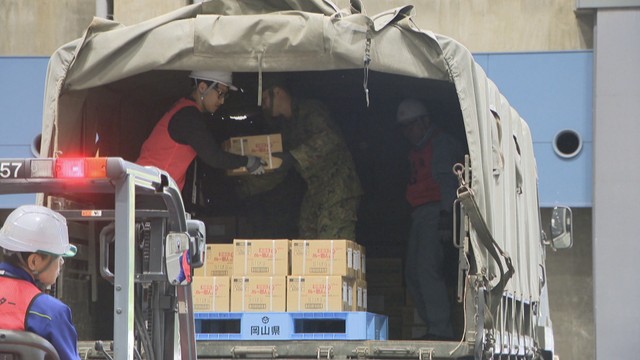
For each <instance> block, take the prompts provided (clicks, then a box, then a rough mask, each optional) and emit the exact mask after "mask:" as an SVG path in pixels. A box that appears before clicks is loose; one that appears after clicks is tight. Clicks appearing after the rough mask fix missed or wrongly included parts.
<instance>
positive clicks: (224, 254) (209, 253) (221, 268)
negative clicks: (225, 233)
mask: <svg viewBox="0 0 640 360" xmlns="http://www.w3.org/2000/svg"><path fill="white" fill-rule="evenodd" d="M205 259H206V261H205V274H206V275H207V276H231V275H233V244H207V248H206V252H205Z"/></svg>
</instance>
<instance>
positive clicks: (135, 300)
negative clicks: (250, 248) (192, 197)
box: [0, 157, 205, 360]
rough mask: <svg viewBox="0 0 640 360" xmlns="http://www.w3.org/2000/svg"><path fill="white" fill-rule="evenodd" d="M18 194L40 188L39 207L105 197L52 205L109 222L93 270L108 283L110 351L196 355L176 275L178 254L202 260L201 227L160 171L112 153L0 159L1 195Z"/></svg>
mask: <svg viewBox="0 0 640 360" xmlns="http://www.w3.org/2000/svg"><path fill="white" fill-rule="evenodd" d="M20 193H35V194H43V195H44V196H42V197H39V199H42V200H39V201H42V202H43V203H44V205H47V202H48V201H47V199H49V198H50V197H61V198H65V197H72V198H74V199H78V198H81V199H82V198H83V196H86V197H88V198H90V197H92V196H95V195H96V194H97V195H99V196H104V197H105V198H107V199H109V201H106V203H109V204H113V206H111V207H110V208H96V207H95V206H91V208H82V209H77V208H73V209H70V208H60V209H54V210H56V211H58V212H59V213H60V214H62V215H63V216H65V218H66V219H67V220H69V221H84V222H94V221H102V222H104V221H107V222H110V223H109V225H107V226H105V227H104V228H103V229H102V231H101V233H100V272H101V275H102V277H103V278H105V279H106V280H107V281H109V282H110V283H112V284H113V288H114V292H113V296H114V298H113V299H114V308H113V320H114V321H113V357H114V358H115V359H136V358H142V355H141V354H144V358H145V359H158V360H159V359H174V358H178V357H179V358H182V359H189V360H191V359H193V360H195V359H196V357H197V354H196V346H195V326H194V321H193V303H192V294H191V286H190V284H189V281H182V280H180V279H177V276H178V275H179V273H180V270H181V265H182V264H183V256H185V255H187V256H188V257H189V260H190V265H191V269H189V270H188V271H193V268H197V267H200V266H202V260H203V251H204V242H205V240H204V239H205V229H204V224H203V223H202V222H201V221H198V220H192V219H189V216H188V214H187V213H186V212H185V208H184V204H183V202H182V198H181V195H180V190H179V189H178V187H177V185H176V184H175V182H174V181H173V179H171V178H170V176H169V175H168V174H167V173H166V172H164V171H161V170H159V169H157V168H153V167H142V166H139V165H137V164H134V163H131V162H128V161H125V160H123V159H122V158H117V157H109V158H25V159H0V194H20ZM111 196H112V198H111ZM83 203H84V202H83ZM111 249H113V255H114V256H113V257H111V253H112V252H111ZM110 266H113V271H112V270H111V269H110V268H109V267H110ZM186 278H187V279H190V276H187V277H186ZM98 345H99V347H101V346H102V345H101V343H97V344H96V347H98ZM104 353H105V356H107V357H110V356H109V355H108V354H107V352H106V351H104Z"/></svg>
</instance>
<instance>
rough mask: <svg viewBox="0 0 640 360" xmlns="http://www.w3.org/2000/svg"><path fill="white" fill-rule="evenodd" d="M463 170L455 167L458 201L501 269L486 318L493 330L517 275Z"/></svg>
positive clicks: (459, 166) (457, 166) (460, 166)
mask: <svg viewBox="0 0 640 360" xmlns="http://www.w3.org/2000/svg"><path fill="white" fill-rule="evenodd" d="M463 170H464V166H462V165H461V164H456V165H455V166H454V172H455V173H456V174H457V175H458V180H459V182H460V187H459V188H458V191H457V195H458V199H460V202H461V203H462V206H463V207H464V209H465V212H466V214H467V215H468V216H469V220H470V221H471V224H472V225H473V228H474V229H475V230H476V233H477V234H478V239H479V240H480V242H481V243H482V245H483V246H484V247H485V248H486V249H487V251H489V255H491V257H492V258H493V259H494V260H495V262H496V264H498V268H499V269H500V280H499V281H498V284H497V285H496V286H494V287H493V288H492V289H491V290H489V299H488V301H487V302H488V307H489V313H490V315H491V319H488V318H486V320H489V321H490V324H488V325H490V328H493V319H495V317H496V315H497V312H498V306H499V305H500V299H501V298H502V294H503V292H504V288H505V287H506V286H507V282H509V279H511V277H512V276H513V274H514V273H515V269H514V267H513V264H512V262H511V257H510V256H509V254H507V253H506V252H505V251H503V250H502V249H501V248H500V245H498V243H497V242H496V241H495V239H494V238H493V236H492V235H491V231H490V230H489V227H488V226H487V223H486V221H485V220H484V218H483V217H482V214H481V213H480V209H479V208H478V203H477V202H476V199H475V195H474V193H473V190H471V188H470V187H469V186H468V185H467V184H466V183H465V182H464V179H462V176H461V173H462V171H463ZM503 260H504V262H505V263H506V265H507V271H506V272H505V270H504V266H503V265H502V261H503Z"/></svg>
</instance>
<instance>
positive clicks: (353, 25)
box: [41, 0, 543, 301]
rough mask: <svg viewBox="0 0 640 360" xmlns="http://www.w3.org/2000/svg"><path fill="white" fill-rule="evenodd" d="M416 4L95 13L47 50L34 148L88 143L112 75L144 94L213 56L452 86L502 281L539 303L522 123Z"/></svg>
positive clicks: (483, 257) (220, 65)
mask: <svg viewBox="0 0 640 360" xmlns="http://www.w3.org/2000/svg"><path fill="white" fill-rule="evenodd" d="M356 8H357V7H356ZM413 12H414V10H413V7H412V6H410V5H407V6H403V7H399V8H395V9H390V10H389V11H386V12H383V13H380V14H377V15H374V16H367V15H365V14H363V13H360V12H358V11H357V9H354V8H352V9H338V8H337V7H336V6H335V5H333V4H331V3H329V2H327V1H321V0H299V1H296V0H287V1H283V0H264V1H252V0H217V1H212V2H204V3H199V4H194V5H191V6H186V7H183V8H180V9H178V10H176V11H174V12H171V13H168V14H166V15H163V16H160V17H156V18H153V19H151V20H148V21H145V22H142V23H139V24H135V25H131V26H125V25H122V24H118V23H116V22H112V21H107V20H103V19H98V18H95V19H94V21H93V22H92V23H91V25H90V26H89V27H88V29H87V30H86V32H85V34H84V36H82V38H80V39H77V40H75V41H73V42H70V43H68V44H66V45H64V46H62V47H60V48H59V49H58V50H57V51H56V52H55V53H54V54H53V55H52V57H51V60H50V63H49V67H48V72H47V79H46V89H45V99H44V113H43V129H42V146H41V149H42V150H41V155H42V156H58V155H60V154H64V155H67V156H68V155H70V154H73V153H74V152H77V151H80V150H79V149H81V146H84V149H86V148H87V144H91V143H92V142H95V131H92V129H94V128H95V127H96V126H97V125H96V121H95V119H93V118H92V117H91V116H89V115H88V114H91V113H98V112H100V106H108V99H109V97H110V96H113V92H112V91H111V90H110V88H109V84H111V83H114V82H117V81H121V80H123V79H127V78H130V77H137V79H139V80H140V83H139V84H131V86H141V88H142V86H144V85H145V84H147V85H148V87H147V88H144V89H143V91H146V92H149V93H150V96H152V94H151V93H153V89H155V88H157V87H158V86H162V85H163V84H167V83H170V82H171V81H172V78H171V76H173V77H175V76H176V75H175V71H183V72H184V74H182V76H184V75H186V74H187V72H188V71H190V70H198V69H207V68H208V66H209V64H211V63H212V62H215V64H216V68H217V70H227V71H233V72H255V73H258V74H259V73H261V72H273V71H323V70H342V69H362V70H363V72H362V73H363V78H366V76H367V74H368V72H378V73H387V74H397V75H403V76H408V77H412V78H416V79H425V80H438V81H443V82H447V83H451V84H453V87H454V88H455V93H456V95H457V98H458V101H459V106H460V111H461V114H462V119H463V123H464V133H465V136H466V140H467V143H468V150H469V156H470V163H471V170H472V171H471V181H470V184H471V189H472V191H473V193H474V194H475V197H476V200H477V203H478V207H479V209H480V213H481V214H482V215H483V217H484V219H485V220H486V222H487V225H488V228H489V229H490V231H491V233H492V234H493V237H494V238H495V240H496V242H497V243H498V244H499V246H500V247H501V248H502V250H504V251H505V252H506V253H508V254H509V255H510V257H511V259H512V261H513V264H514V267H515V274H516V275H515V276H513V277H512V278H511V280H510V281H509V282H508V283H507V287H506V290H507V291H508V292H509V293H510V294H513V296H516V297H517V298H520V299H525V300H531V301H537V300H538V299H539V295H540V292H541V286H542V284H541V278H542V276H543V274H542V272H543V270H542V267H541V264H542V263H543V253H542V251H543V249H542V246H541V243H540V237H541V234H540V227H539V213H538V208H537V175H536V165H535V160H534V156H533V147H532V143H531V134H530V131H529V128H528V126H527V124H526V123H525V122H524V121H523V120H522V119H521V118H520V116H519V115H518V113H517V112H516V111H515V110H514V109H513V108H512V107H511V106H510V105H509V103H508V102H507V100H506V99H505V98H504V97H503V96H502V95H501V94H500V92H499V90H498V89H497V87H496V86H495V85H494V84H493V83H492V82H491V80H489V79H488V78H487V77H486V75H485V73H484V71H483V70H482V68H481V67H480V66H479V65H478V64H477V63H476V62H475V61H474V59H473V57H472V55H471V53H470V52H469V51H468V50H467V49H466V48H465V47H464V46H462V45H461V44H459V43H458V42H456V41H455V40H453V39H450V38H448V37H446V36H442V35H438V34H434V33H432V32H430V31H426V30H422V29H419V28H418V27H416V25H415V23H414V22H413V21H412V16H413ZM165 70H172V71H166V72H163V71H165ZM165 73H166V75H165ZM171 74H174V75H171ZM372 76H373V75H372ZM361 81H362V80H361ZM364 85H365V87H366V81H365V82H364ZM97 88H100V89H101V90H99V92H98V93H95V92H92V91H93V89H97ZM361 89H362V87H361ZM362 91H364V89H363V90H362ZM95 98H100V99H101V100H103V101H107V103H102V105H101V104H100V103H98V102H96V101H92V99H95ZM134 127H135V124H132V128H134ZM123 136H125V134H123ZM82 144H84V145H82ZM85 155H87V154H85ZM90 155H94V154H90ZM471 242H472V246H473V248H474V256H475V259H474V260H475V261H476V263H477V264H478V269H485V270H486V274H487V279H488V280H489V281H490V284H492V285H491V286H494V285H495V284H496V281H497V280H499V278H500V270H499V267H498V266H497V263H496V262H495V261H494V260H493V259H492V257H491V256H489V254H488V253H487V251H486V250H485V248H484V247H483V246H482V245H481V243H480V241H479V239H478V237H477V235H476V233H475V231H473V230H472V238H471ZM502 265H503V267H504V264H502ZM491 286H490V287H491Z"/></svg>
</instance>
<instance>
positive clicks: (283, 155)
mask: <svg viewBox="0 0 640 360" xmlns="http://www.w3.org/2000/svg"><path fill="white" fill-rule="evenodd" d="M271 156H273V157H277V158H278V159H280V160H282V164H280V167H279V168H277V169H276V171H277V172H287V171H289V169H291V168H292V167H293V165H295V163H296V159H295V158H294V157H293V155H291V153H290V152H288V151H285V152H277V153H273V154H271Z"/></svg>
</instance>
